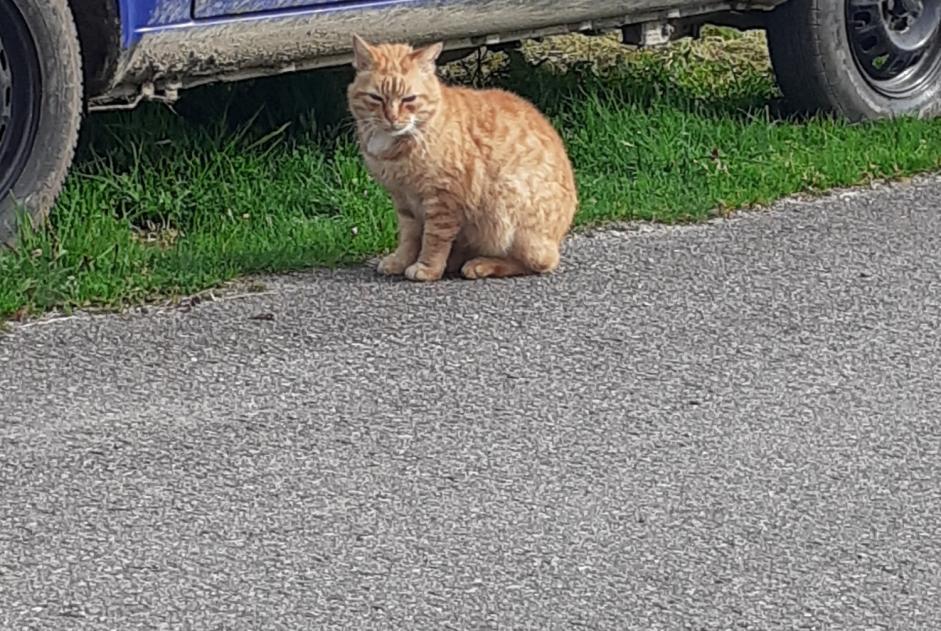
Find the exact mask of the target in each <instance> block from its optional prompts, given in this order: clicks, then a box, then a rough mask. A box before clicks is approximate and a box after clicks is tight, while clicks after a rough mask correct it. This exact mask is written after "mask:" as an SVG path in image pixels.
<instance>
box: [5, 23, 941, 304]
mask: <svg viewBox="0 0 941 631" xmlns="http://www.w3.org/2000/svg"><path fill="white" fill-rule="evenodd" d="M762 46H763V44H762V41H761V38H760V37H758V36H756V35H748V36H746V37H731V38H730V37H729V36H727V35H726V34H725V33H724V32H723V33H713V34H712V35H711V36H710V37H709V38H707V40H706V41H704V42H700V43H689V42H681V43H679V44H677V45H674V46H672V47H670V48H669V49H667V50H663V51H651V52H646V51H644V52H631V51H628V50H626V49H623V48H620V47H616V46H614V45H612V43H611V41H610V40H605V39H603V38H602V39H587V38H581V37H572V38H561V39H556V40H552V41H550V42H548V43H542V44H532V45H529V46H528V47H527V48H526V57H525V61H521V60H519V59H516V60H514V61H513V63H511V64H510V65H509V66H506V65H505V64H504V63H503V61H504V59H503V58H502V56H499V55H497V56H492V57H489V58H487V59H484V60H483V61H482V63H480V64H478V63H477V62H476V61H475V60H471V61H470V62H464V63H462V64H458V65H456V66H454V67H453V68H451V69H450V72H451V74H452V76H459V77H463V78H464V79H465V80H467V81H473V82H475V83H497V84H499V85H503V86H506V87H508V88H510V89H513V90H515V91H517V92H520V93H522V94H524V95H525V96H527V97H529V98H531V99H533V100H534V101H535V102H536V103H537V104H538V105H539V106H540V107H542V109H543V110H544V111H546V112H547V113H548V114H549V115H550V116H551V117H552V119H553V120H554V121H555V123H556V124H557V127H558V128H559V129H560V130H561V132H562V133H563V136H564V137H565V140H566V142H567V144H568V146H569V150H570V152H571V155H572V159H573V162H574V163H575V165H576V170H577V175H578V182H579V186H580V190H581V198H582V208H581V211H580V214H579V216H578V219H577V222H578V223H579V224H580V225H586V224H597V223H599V222H605V221H612V220H650V221H661V222H686V221H697V220H702V219H706V218H709V217H712V216H714V215H715V214H716V213H719V212H727V211H728V210H730V209H736V208H741V207H747V206H752V205H759V204H766V203H768V202H771V201H773V200H775V199H778V198H780V197H782V196H786V195H789V194H793V193H797V192H805V191H820V190H824V189H827V188H831V187H835V186H845V185H852V184H858V183H862V182H866V181H869V180H872V179H875V178H893V177H899V176H903V175H908V174H912V173H915V172H919V171H927V170H933V169H937V168H938V167H939V166H941V122H924V121H916V120H899V121H894V122H885V123H879V124H869V125H859V126H852V125H848V124H845V123H842V122H838V121H833V120H826V119H813V120H806V121H800V122H798V121H788V120H787V119H786V118H785V117H783V116H782V114H781V112H780V111H779V104H778V95H777V92H776V88H775V85H774V81H773V77H772V75H771V72H770V69H769V68H768V63H767V59H766V56H765V54H764V52H763V48H762ZM346 79H347V76H346V75H345V74H344V73H342V72H341V73H331V74H327V75H324V74H319V75H313V76H306V77H296V78H292V79H284V78H279V79H275V80H266V81H260V82H256V83H255V84H254V85H248V84H245V85H235V86H225V87H217V88H212V89H203V90H199V91H197V92H195V93H194V94H192V95H189V96H188V97H187V98H186V100H185V101H184V102H183V103H181V104H180V107H179V109H178V111H179V112H180V113H179V114H177V113H174V112H171V111H169V110H167V109H166V108H163V107H160V106H148V107H144V108H141V109H140V110H138V111H136V112H133V113H130V114H129V113H119V114H108V115H97V116H94V117H92V119H91V120H90V121H89V124H88V125H87V126H86V130H85V133H84V137H83V142H82V145H81V149H80V155H79V158H78V161H77V164H76V167H75V170H74V173H73V174H72V176H71V177H70V179H69V181H68V184H67V186H66V188H65V191H64V193H63V195H62V197H61V200H60V201H59V203H58V205H57V207H56V209H55V211H54V213H53V215H52V219H51V224H50V226H49V227H48V228H47V229H43V230H41V231H38V232H24V234H23V237H22V240H21V244H22V245H21V247H20V248H19V249H18V250H17V251H15V252H6V253H2V254H0V316H5V317H10V316H14V317H16V316H21V315H25V314H29V313H36V312H42V311H45V310H49V309H52V308H62V309H65V310H69V309H71V308H74V307H88V306H96V307H99V306H100V307H113V306H119V305H124V304H128V303H136V302H141V301H146V300H151V299H154V298H158V297H166V296H173V295H180V294H185V293H192V292H196V291H199V290H203V289H206V288H208V287H212V286H214V285H218V284H219V283H222V282H225V281H227V280H229V279H232V278H235V277H237V276H239V275H244V274H249V273H255V272H270V271H278V270H288V269H296V268H305V267H310V266H315V265H336V264H343V263H350V262H357V261H362V260H363V259H364V258H365V257H367V256H369V255H372V254H374V253H377V252H380V251H382V250H385V249H387V248H390V247H392V246H393V245H394V239H395V219H394V215H393V213H392V210H391V206H390V204H389V202H388V200H387V198H386V196H385V194H384V193H383V192H382V191H381V190H380V189H379V187H378V186H377V185H375V184H374V183H373V182H371V180H370V179H369V177H368V176H367V174H366V172H365V170H364V168H363V166H362V163H361V161H360V159H359V157H358V156H357V153H356V150H355V147H354V146H353V144H352V142H351V137H350V134H349V122H348V121H347V120H346V119H345V118H344V117H343V114H342V112H343V101H342V98H343V97H342V86H343V83H344V81H345V80H346ZM200 110H205V111H202V112H199V111H200Z"/></svg>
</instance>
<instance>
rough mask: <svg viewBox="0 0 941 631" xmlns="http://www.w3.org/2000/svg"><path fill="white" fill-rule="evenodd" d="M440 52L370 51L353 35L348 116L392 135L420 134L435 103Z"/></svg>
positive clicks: (395, 47)
mask: <svg viewBox="0 0 941 631" xmlns="http://www.w3.org/2000/svg"><path fill="white" fill-rule="evenodd" d="M442 49H443V46H442V45H441V44H432V45H431V46H426V47H425V48H419V49H417V50H416V49H414V48H412V47H411V46H407V45H405V44H378V45H372V44H369V43H367V42H366V41H365V40H363V39H362V38H361V37H359V36H357V35H354V36H353V66H354V67H355V68H356V78H355V79H354V80H353V83H351V84H350V87H349V90H348V91H347V97H348V99H349V105H350V111H351V112H352V113H353V116H355V117H356V119H357V120H358V121H360V122H366V123H369V124H371V125H373V126H375V127H376V128H378V129H380V130H382V131H384V132H386V133H388V134H392V135H405V134H410V133H415V132H416V131H419V130H421V128H422V126H423V125H424V124H425V123H427V122H428V120H430V119H431V118H432V117H433V116H434V114H435V112H436V111H437V108H438V104H439V103H440V101H441V84H440V83H439V82H438V78H437V76H436V75H435V62H436V61H437V59H438V56H439V55H440V54H441V51H442Z"/></svg>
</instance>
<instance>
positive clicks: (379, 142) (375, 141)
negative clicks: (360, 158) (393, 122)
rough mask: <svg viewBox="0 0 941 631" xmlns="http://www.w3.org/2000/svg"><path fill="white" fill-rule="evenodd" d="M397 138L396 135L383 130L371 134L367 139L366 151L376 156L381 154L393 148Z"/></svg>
mask: <svg viewBox="0 0 941 631" xmlns="http://www.w3.org/2000/svg"><path fill="white" fill-rule="evenodd" d="M395 140H396V138H395V137H394V136H390V135H389V134H383V133H381V132H377V133H374V134H370V135H369V139H368V140H367V141H366V151H367V152H368V153H371V154H372V155H374V156H380V155H382V154H384V153H385V152H387V151H389V149H391V148H392V145H393V144H394V143H395Z"/></svg>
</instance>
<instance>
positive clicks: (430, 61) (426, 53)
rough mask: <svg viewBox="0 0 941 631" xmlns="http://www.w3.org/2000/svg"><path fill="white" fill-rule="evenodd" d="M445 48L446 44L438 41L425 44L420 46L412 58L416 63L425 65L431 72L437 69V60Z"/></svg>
mask: <svg viewBox="0 0 941 631" xmlns="http://www.w3.org/2000/svg"><path fill="white" fill-rule="evenodd" d="M443 50H444V44H443V43H441V42H437V43H435V44H431V45H430V46H425V47H424V48H419V49H418V50H416V51H415V52H413V53H412V54H411V58H412V60H413V61H415V63H417V64H419V65H421V66H423V67H424V68H425V70H428V71H430V72H434V71H435V62H436V61H438V57H440V56H441V51H443Z"/></svg>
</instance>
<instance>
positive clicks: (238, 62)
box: [111, 0, 775, 93]
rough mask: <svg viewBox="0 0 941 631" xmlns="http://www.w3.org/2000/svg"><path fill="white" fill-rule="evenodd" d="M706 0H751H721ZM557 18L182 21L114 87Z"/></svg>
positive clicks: (278, 67) (675, 4) (469, 12)
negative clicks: (358, 39)
mask: <svg viewBox="0 0 941 631" xmlns="http://www.w3.org/2000/svg"><path fill="white" fill-rule="evenodd" d="M774 2H775V0H751V2H750V3H749V4H748V5H747V6H750V7H753V8H754V7H759V6H765V5H767V6H771V5H772V4H773V3H774ZM246 4H248V0H246ZM165 6H166V7H167V9H166V10H171V9H172V7H173V6H177V5H176V4H175V3H173V2H172V1H171V0H168V2H167V3H166V5H165ZM710 6H714V7H716V8H743V7H745V6H746V5H745V4H741V3H728V2H723V0H719V3H718V4H716V5H710ZM689 7H690V4H689V2H688V0H618V1H617V2H610V3H607V4H606V5H605V13H604V14H603V15H599V10H598V4H597V0H572V1H570V2H568V3H567V4H566V8H565V17H564V19H565V22H566V23H567V24H571V25H576V26H582V27H584V26H586V25H591V24H592V23H593V22H596V21H603V20H606V19H607V20H613V21H614V22H617V21H618V20H621V21H623V20H624V19H626V18H625V16H637V15H662V16H664V17H679V16H681V15H684V14H686V11H688V10H689V11H692V12H693V13H696V12H700V11H701V10H702V7H699V6H697V7H695V8H692V9H690V8H689ZM237 8H238V7H236V10H237ZM158 10H159V9H158ZM161 17H162V18H163V17H167V16H161ZM559 22H560V15H559V5H558V3H557V2H556V1H555V0H538V1H533V0H483V1H477V2H472V1H471V0H465V1H464V2H435V3H430V4H423V5H420V6H409V5H403V6H388V5H386V6H385V7H382V8H371V9H366V8H359V9H348V10H333V11H322V12H313V13H309V12H305V13H303V14H299V15H294V16H285V17H278V18H271V17H270V16H268V17H264V18H262V17H260V16H259V17H251V18H248V19H243V20H239V21H236V22H220V23H216V24H210V25H188V26H180V27H177V28H172V29H168V30H161V31H154V32H151V33H144V34H143V36H142V38H141V40H140V41H139V42H138V43H137V44H136V45H135V46H134V47H133V48H132V49H131V50H130V51H128V52H127V53H125V54H124V56H123V57H122V59H121V60H120V62H119V67H118V72H117V74H116V77H117V78H116V80H115V82H114V84H113V85H112V90H111V92H112V93H120V92H124V93H128V92H131V91H135V90H136V88H137V87H138V86H140V85H142V84H144V83H146V82H153V83H154V84H155V85H156V86H157V88H158V89H160V87H161V86H170V85H177V86H178V87H186V86H189V85H195V84H198V83H205V82H207V81H210V80H215V79H239V78H245V77H248V76H257V75H260V74H271V73H278V72H288V71H293V70H297V69H308V68H314V67H319V66H330V65H337V64H342V63H345V62H346V61H347V60H348V55H349V50H350V41H351V36H352V34H353V33H358V34H360V35H362V36H364V37H366V38H367V39H374V40H399V41H403V40H407V41H411V42H423V41H432V40H445V41H447V42H449V43H450V47H452V48H453V47H459V46H478V45H482V44H484V43H492V42H490V41H489V40H486V39H485V38H487V36H489V35H491V34H492V33H494V30H495V25H500V26H499V27H498V28H499V32H500V33H508V34H511V35H512V34H517V33H522V32H532V31H535V30H538V29H545V28H548V27H555V26H558V25H559ZM614 22H612V23H614ZM475 38H476V39H475Z"/></svg>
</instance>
